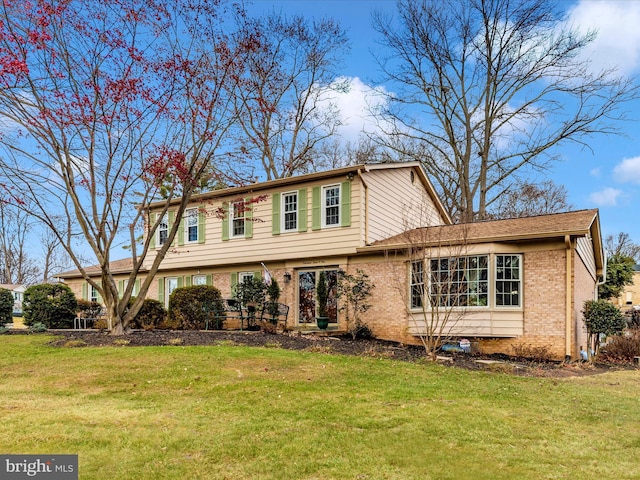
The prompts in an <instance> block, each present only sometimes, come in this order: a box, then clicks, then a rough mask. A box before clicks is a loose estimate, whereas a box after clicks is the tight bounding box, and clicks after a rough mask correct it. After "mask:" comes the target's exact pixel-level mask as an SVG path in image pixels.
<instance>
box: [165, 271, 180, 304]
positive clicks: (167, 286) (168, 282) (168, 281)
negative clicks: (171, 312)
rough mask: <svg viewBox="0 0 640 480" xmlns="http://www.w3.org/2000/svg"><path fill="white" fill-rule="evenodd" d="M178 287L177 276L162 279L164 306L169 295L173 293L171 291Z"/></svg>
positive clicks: (167, 301)
mask: <svg viewBox="0 0 640 480" xmlns="http://www.w3.org/2000/svg"><path fill="white" fill-rule="evenodd" d="M174 281H175V286H174V287H173V288H172V287H171V285H172V283H173V282H174ZM176 288H178V277H166V278H165V279H164V304H165V307H167V306H168V305H169V297H170V296H171V294H172V293H173V291H174V290H175V289H176Z"/></svg>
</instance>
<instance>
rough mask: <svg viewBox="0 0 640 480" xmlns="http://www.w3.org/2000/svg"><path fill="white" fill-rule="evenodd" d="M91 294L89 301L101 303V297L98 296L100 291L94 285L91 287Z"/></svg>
mask: <svg viewBox="0 0 640 480" xmlns="http://www.w3.org/2000/svg"><path fill="white" fill-rule="evenodd" d="M90 288H91V294H90V295H89V301H91V302H95V303H99V301H100V295H99V294H98V289H97V288H96V287H94V286H93V285H90Z"/></svg>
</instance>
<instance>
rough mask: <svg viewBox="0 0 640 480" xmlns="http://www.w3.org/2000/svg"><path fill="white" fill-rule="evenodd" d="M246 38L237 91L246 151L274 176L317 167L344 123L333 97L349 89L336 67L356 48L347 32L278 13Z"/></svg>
mask: <svg viewBox="0 0 640 480" xmlns="http://www.w3.org/2000/svg"><path fill="white" fill-rule="evenodd" d="M243 21H244V20H243ZM240 35H241V38H242V39H244V40H243V41H245V42H249V45H248V48H246V49H245V56H244V58H243V68H244V71H243V75H242V76H241V77H239V88H238V91H237V96H236V108H237V111H238V113H239V116H238V118H239V120H240V126H241V134H240V141H241V142H242V146H243V149H244V151H245V153H246V154H247V155H248V157H249V158H253V159H255V160H256V161H259V162H260V163H261V165H262V168H263V169H264V172H265V174H266V176H267V179H269V180H271V179H275V178H282V177H288V176H291V175H293V174H294V173H304V172H308V171H312V170H313V169H314V157H315V150H316V149H317V148H318V147H319V146H320V145H321V144H322V143H323V141H325V140H326V139H329V138H330V137H331V136H332V135H334V134H335V131H336V128H337V127H338V126H339V125H340V117H339V114H338V113H339V112H338V110H337V107H336V105H335V101H334V98H333V95H334V93H335V92H336V91H344V89H345V88H347V85H346V83H345V82H340V81H336V72H335V69H336V67H337V65H339V63H340V60H341V57H342V55H343V54H344V53H345V52H346V51H347V49H348V44H347V37H346V34H345V32H344V30H343V29H342V28H341V27H340V25H339V24H338V23H337V22H336V21H334V20H331V19H323V20H320V21H317V22H316V21H314V22H312V23H309V22H308V21H307V20H305V19H304V18H303V17H300V16H294V17H291V18H286V17H284V16H283V15H281V14H275V13H272V14H270V15H268V16H266V17H264V18H260V19H253V20H250V21H247V22H246V23H244V26H243V30H242V32H241V33H240Z"/></svg>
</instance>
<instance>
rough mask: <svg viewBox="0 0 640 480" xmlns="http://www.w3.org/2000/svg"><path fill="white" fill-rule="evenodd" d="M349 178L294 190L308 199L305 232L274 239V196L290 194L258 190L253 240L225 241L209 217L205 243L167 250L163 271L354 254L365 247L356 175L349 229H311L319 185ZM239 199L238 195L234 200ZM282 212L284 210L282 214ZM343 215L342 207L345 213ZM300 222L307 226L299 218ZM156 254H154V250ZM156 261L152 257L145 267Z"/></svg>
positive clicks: (217, 204)
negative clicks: (260, 199) (314, 197)
mask: <svg viewBox="0 0 640 480" xmlns="http://www.w3.org/2000/svg"><path fill="white" fill-rule="evenodd" d="M344 181H345V178H342V177H341V178H337V179H325V180H323V181H316V182H307V183H304V184H300V185H298V186H296V189H297V190H298V191H303V192H305V193H306V196H307V202H306V205H307V208H306V212H305V214H306V225H307V229H306V231H295V232H283V231H281V232H280V234H276V235H274V233H273V229H272V222H273V210H272V201H273V199H274V198H276V199H277V198H278V197H279V196H278V195H276V196H275V197H274V195H273V194H274V193H282V192H284V191H291V187H287V188H286V190H285V189H269V190H264V191H260V192H257V193H256V195H264V197H265V199H264V200H262V201H260V202H258V203H255V204H252V209H253V211H252V213H251V216H252V217H253V218H254V221H253V223H252V229H253V235H252V238H229V239H228V240H222V228H223V223H226V222H223V221H222V220H221V219H220V218H218V217H217V216H216V215H207V216H206V217H207V221H206V231H205V236H206V239H207V240H206V242H205V243H203V244H188V245H178V246H176V247H175V248H173V249H172V250H170V251H169V252H167V255H166V257H165V258H164V260H163V262H162V270H167V269H173V268H198V267H202V266H219V265H229V264H237V263H252V262H253V263H255V262H257V263H259V262H272V261H278V260H283V259H288V260H291V259H305V258H311V257H322V256H327V255H348V254H355V253H356V248H357V247H360V246H362V238H363V235H362V233H361V232H362V229H363V224H362V208H361V202H362V200H361V196H362V191H363V189H362V184H361V183H360V181H359V179H358V178H357V177H356V178H355V179H354V180H353V181H352V182H351V204H350V210H351V223H350V226H348V227H343V226H341V225H337V226H332V227H323V228H321V229H319V230H312V228H311V226H312V208H311V205H312V192H313V188H314V187H316V186H318V187H322V186H326V185H336V184H340V183H342V182H344ZM236 198H237V197H236ZM233 200H234V198H231V197H229V198H221V199H218V200H216V201H215V202H212V203H210V204H209V205H207V208H208V209H209V210H210V211H215V209H216V208H218V207H221V206H222V205H223V202H229V201H233ZM280 211H281V210H280ZM341 211H342V209H341ZM301 223H304V222H303V221H302V220H301ZM150 253H153V252H150ZM152 260H153V257H152V255H150V256H149V258H148V260H147V265H150V262H151V261H152Z"/></svg>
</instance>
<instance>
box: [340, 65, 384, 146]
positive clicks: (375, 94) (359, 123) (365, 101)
mask: <svg viewBox="0 0 640 480" xmlns="http://www.w3.org/2000/svg"><path fill="white" fill-rule="evenodd" d="M345 82H346V83H347V85H348V88H347V89H346V90H345V91H338V92H334V93H333V94H332V95H331V97H332V98H331V103H332V104H333V105H334V106H335V107H337V109H338V110H339V111H340V118H341V120H342V125H341V126H340V127H339V128H338V134H339V135H340V136H341V137H342V138H344V139H345V140H347V141H351V142H356V141H357V140H358V137H359V136H360V134H361V133H362V132H363V131H368V132H371V131H374V130H376V129H377V127H376V124H375V122H374V120H373V117H372V114H371V112H372V111H375V110H376V109H379V108H380V107H382V106H384V105H385V104H386V102H387V100H386V95H385V94H386V91H385V89H384V88H383V87H372V86H370V85H367V84H366V83H364V82H363V81H362V80H360V78H358V77H340V78H337V79H336V80H335V82H334V83H335V84H340V83H345Z"/></svg>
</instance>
